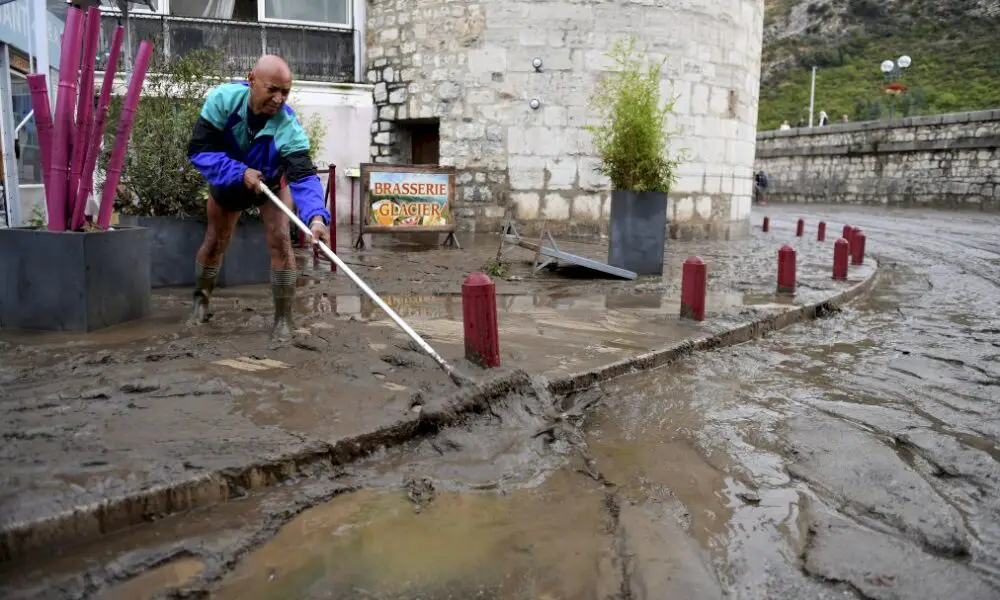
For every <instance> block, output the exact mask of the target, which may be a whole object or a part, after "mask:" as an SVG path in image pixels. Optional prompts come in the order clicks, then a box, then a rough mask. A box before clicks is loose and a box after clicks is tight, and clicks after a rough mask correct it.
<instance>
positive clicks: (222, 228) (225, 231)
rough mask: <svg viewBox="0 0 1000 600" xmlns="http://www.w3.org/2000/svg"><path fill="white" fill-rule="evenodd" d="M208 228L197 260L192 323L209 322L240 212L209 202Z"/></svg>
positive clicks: (212, 201)
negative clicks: (220, 274) (226, 253)
mask: <svg viewBox="0 0 1000 600" xmlns="http://www.w3.org/2000/svg"><path fill="white" fill-rule="evenodd" d="M207 212H208V227H207V228H206V229H205V239H204V241H202V243H201V247H200V248H198V255H197V258H196V259H195V265H194V272H195V288H194V308H193V310H192V312H191V320H190V322H191V323H194V324H197V323H204V322H206V321H208V317H209V314H208V305H209V300H210V299H211V297H212V292H213V291H214V290H215V282H216V280H217V279H218V277H219V267H221V266H222V257H223V255H224V254H225V252H226V248H227V247H228V246H229V240H230V239H231V238H232V237H233V231H234V230H235V229H236V222H237V221H238V220H239V218H240V213H239V212H234V211H228V210H225V209H224V208H222V207H221V206H219V205H218V204H217V203H216V202H215V200H214V199H213V198H212V197H211V196H209V198H208V211H207Z"/></svg>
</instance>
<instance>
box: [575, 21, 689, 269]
mask: <svg viewBox="0 0 1000 600" xmlns="http://www.w3.org/2000/svg"><path fill="white" fill-rule="evenodd" d="M635 44H636V42H635V38H634V37H629V38H626V39H624V40H621V41H619V42H618V43H616V44H615V46H614V48H613V49H612V50H611V52H610V53H609V55H608V56H609V58H611V59H612V60H613V62H614V69H613V70H612V71H611V72H610V73H608V74H607V75H605V76H604V77H603V78H602V79H601V80H600V81H599V82H598V84H597V88H596V90H595V92H594V94H593V96H592V97H591V105H592V107H593V108H594V109H595V110H596V111H597V112H598V114H599V115H600V119H601V121H600V124H599V125H596V126H591V127H588V130H589V131H590V132H591V134H592V136H593V140H594V147H595V149H596V151H597V154H598V156H599V157H600V160H601V162H600V165H599V167H598V171H599V172H600V173H601V174H603V175H605V176H607V177H608V178H609V179H610V180H611V214H610V221H609V224H608V227H609V235H608V238H609V249H608V264H610V265H612V266H615V267H619V268H622V269H628V270H629V271H633V272H635V273H638V274H639V275H662V274H663V252H664V246H665V244H666V237H667V195H668V193H669V192H670V187H671V186H672V185H673V183H674V181H675V180H676V174H675V171H676V169H677V164H678V160H677V158H675V157H672V156H671V155H670V153H669V148H668V147H669V142H670V138H671V137H672V136H673V134H672V133H671V132H670V131H669V129H668V127H667V122H666V121H667V117H668V116H669V115H670V114H671V113H672V112H673V108H674V100H673V99H668V100H666V101H661V98H660V73H661V70H662V68H663V62H661V63H659V64H653V65H650V66H645V65H646V63H648V61H647V59H646V56H645V55H644V53H642V52H639V51H637V50H636V48H635Z"/></svg>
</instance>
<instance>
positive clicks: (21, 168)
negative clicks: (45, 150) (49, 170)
mask: <svg viewBox="0 0 1000 600" xmlns="http://www.w3.org/2000/svg"><path fill="white" fill-rule="evenodd" d="M10 87H11V91H10V98H11V106H12V108H13V109H14V126H15V127H16V126H17V125H18V124H20V123H21V121H23V120H24V117H26V116H27V115H28V113H29V112H31V91H30V90H29V89H28V79H27V78H26V77H25V76H24V75H22V74H21V73H18V72H17V71H11V72H10ZM17 145H18V148H19V149H20V151H21V157H20V158H18V159H17V176H18V179H19V181H20V184H21V185H25V184H32V183H42V152H41V148H40V147H39V143H38V128H37V127H36V126H35V119H33V118H32V119H29V120H28V122H27V123H25V124H24V127H22V128H21V131H19V132H18V134H17Z"/></svg>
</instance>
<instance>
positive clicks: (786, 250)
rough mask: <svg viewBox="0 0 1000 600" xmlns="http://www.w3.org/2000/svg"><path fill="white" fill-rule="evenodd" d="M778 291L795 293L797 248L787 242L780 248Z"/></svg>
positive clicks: (780, 292)
mask: <svg viewBox="0 0 1000 600" xmlns="http://www.w3.org/2000/svg"><path fill="white" fill-rule="evenodd" d="M778 293H779V294H794V293H795V248H792V247H791V246H789V245H787V244H786V245H784V246H782V247H781V249H780V250H778Z"/></svg>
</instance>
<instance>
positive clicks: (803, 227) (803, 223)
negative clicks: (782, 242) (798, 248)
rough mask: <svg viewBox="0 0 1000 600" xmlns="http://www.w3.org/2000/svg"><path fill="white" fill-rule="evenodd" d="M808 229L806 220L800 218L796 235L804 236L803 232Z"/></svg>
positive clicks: (796, 227)
mask: <svg viewBox="0 0 1000 600" xmlns="http://www.w3.org/2000/svg"><path fill="white" fill-rule="evenodd" d="M805 231H806V220H805V219H799V223H798V225H796V226H795V237H802V234H803V233H805Z"/></svg>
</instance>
